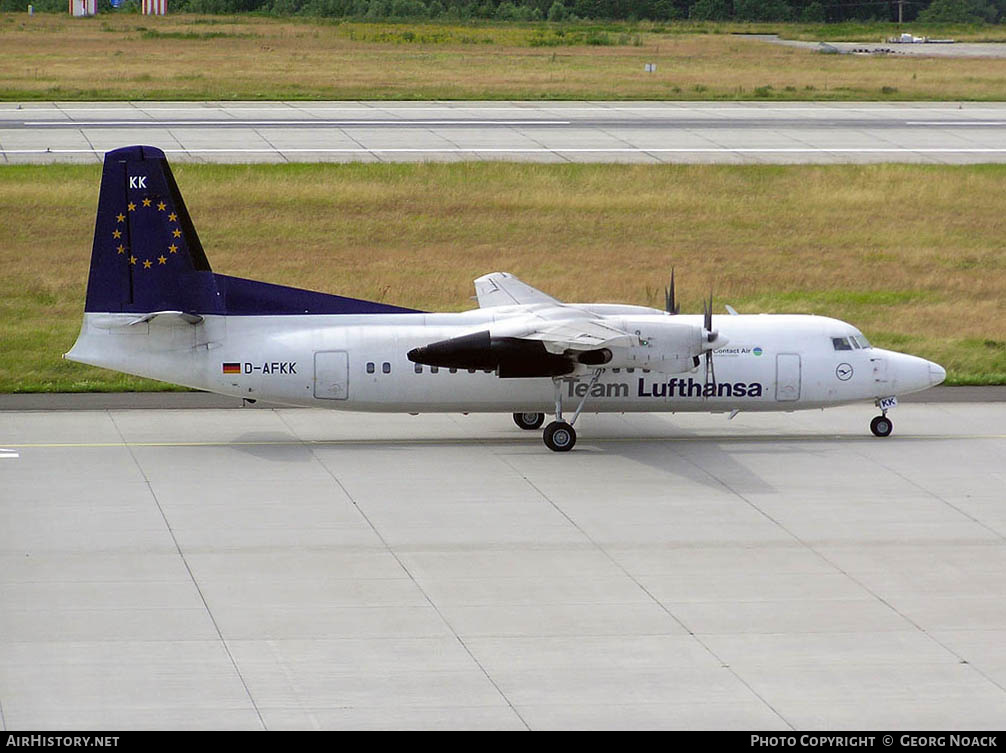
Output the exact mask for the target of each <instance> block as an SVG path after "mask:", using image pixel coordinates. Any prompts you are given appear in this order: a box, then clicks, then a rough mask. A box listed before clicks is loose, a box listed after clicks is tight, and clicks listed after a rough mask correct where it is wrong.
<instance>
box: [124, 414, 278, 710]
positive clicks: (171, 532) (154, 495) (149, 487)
mask: <svg viewBox="0 0 1006 753" xmlns="http://www.w3.org/2000/svg"><path fill="white" fill-rule="evenodd" d="M108 419H109V421H111V423H112V426H114V427H115V430H116V431H117V432H118V433H119V436H122V430H121V429H120V428H119V425H118V424H117V423H116V422H115V416H113V415H112V413H111V411H108ZM129 456H130V457H131V458H132V460H133V464H134V465H135V466H136V470H137V471H138V472H139V474H140V476H141V478H142V479H143V483H144V484H146V486H147V491H148V492H150V497H151V499H153V500H154V504H155V505H156V506H157V512H159V513H160V515H161V520H163V521H164V525H165V527H166V528H167V529H168V535H169V536H171V541H172V542H173V543H174V545H175V551H177V552H178V556H179V557H180V558H181V560H182V564H183V565H184V566H185V571H186V572H187V573H188V574H189V579H190V580H191V581H192V585H193V587H194V588H195V589H196V593H197V594H198V595H199V599H200V601H202V603H203V608H204V609H205V610H206V615H207V616H208V617H209V618H210V623H212V625H213V629H214V630H215V631H216V634H217V638H218V639H219V640H220V644H221V645H222V646H223V649H224V651H225V652H226V654H227V658H228V659H230V662H231V666H232V667H233V668H234V672H235V673H236V674H237V676H238V680H240V682H241V686H242V687H243V688H244V691H245V694H246V695H247V696H248V701H249V702H250V703H251V705H252V709H254V711H255V715H256V716H257V717H258V720H259V724H261V725H262V729H269V727H268V725H266V723H265V719H264V718H263V716H262V711H261V710H260V709H259V707H258V704H257V703H256V702H255V697H254V696H253V695H252V692H251V688H249V687H248V683H247V682H246V681H245V678H244V675H242V674H241V668H240V667H239V666H238V663H237V660H236V659H235V658H234V654H232V653H231V647H230V646H228V645H227V640H226V639H225V638H224V634H223V632H221V630H220V625H218V624H217V618H216V617H214V616H213V610H211V609H210V605H209V602H207V601H206V596H205V595H204V594H203V589H202V588H201V587H200V586H199V581H198V580H197V579H196V575H195V573H193V572H192V568H191V567H190V566H189V561H188V560H187V559H186V558H185V552H184V551H182V546H181V544H179V543H178V537H177V536H175V531H174V529H173V528H172V527H171V522H170V521H169V520H168V516H167V515H166V514H165V512H164V508H163V507H161V500H159V499H158V498H157V492H155V491H154V486H153V484H151V483H150V479H149V478H148V477H147V472H146V471H145V470H143V466H142V465H140V461H139V459H138V458H137V457H136V455H135V454H134V453H133V451H132V449H130V451H129Z"/></svg>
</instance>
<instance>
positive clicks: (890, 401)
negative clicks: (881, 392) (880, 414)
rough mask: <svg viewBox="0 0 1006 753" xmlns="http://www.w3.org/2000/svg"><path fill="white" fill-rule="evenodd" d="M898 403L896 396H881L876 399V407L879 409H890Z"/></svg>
mask: <svg viewBox="0 0 1006 753" xmlns="http://www.w3.org/2000/svg"><path fill="white" fill-rule="evenodd" d="M897 404H898V398H896V397H882V398H880V399H879V400H878V401H877V407H878V408H880V410H890V409H891V408H893V407H894V406H896V405H897Z"/></svg>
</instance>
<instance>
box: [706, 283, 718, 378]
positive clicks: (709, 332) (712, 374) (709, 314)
mask: <svg viewBox="0 0 1006 753" xmlns="http://www.w3.org/2000/svg"><path fill="white" fill-rule="evenodd" d="M702 326H703V328H704V330H705V336H706V342H707V343H710V344H712V343H714V342H715V341H716V338H717V337H719V333H718V332H716V331H715V330H714V329H713V291H712V289H710V290H709V300H708V301H703V302H702ZM705 357H706V385H710V384H711V385H712V386H713V388H712V390H711V392H713V393H714V394H715V392H716V367H715V366H713V351H712V348H710V349H708V350H706V352H705ZM706 392H707V390H703V395H705V394H706Z"/></svg>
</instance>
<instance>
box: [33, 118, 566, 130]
mask: <svg viewBox="0 0 1006 753" xmlns="http://www.w3.org/2000/svg"><path fill="white" fill-rule="evenodd" d="M23 125H24V126H27V127H30V126H74V127H77V128H105V127H115V126H146V127H157V128H174V127H177V126H218V125H229V126H246V127H248V128H254V127H256V126H334V127H338V128H352V127H354V126H378V125H404V126H414V127H416V128H425V127H427V126H445V125H471V126H530V125H570V121H568V120H474V119H473V120H392V119H385V120H352V119H350V120H317V119H315V120H226V119H219V120H129V119H126V120H40V121H31V120H26V121H24V122H23Z"/></svg>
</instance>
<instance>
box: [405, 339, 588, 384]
mask: <svg viewBox="0 0 1006 753" xmlns="http://www.w3.org/2000/svg"><path fill="white" fill-rule="evenodd" d="M408 358H409V360H410V361H412V362H413V363H422V364H426V365H428V366H437V367H441V368H451V369H479V370H486V371H495V372H496V375H497V376H499V377H502V378H504V379H507V378H519V377H553V376H563V375H565V374H570V373H572V372H573V371H574V370H575V369H576V362H575V360H574V358H572V357H570V356H567V355H559V354H555V353H549V352H548V351H547V350H545V345H544V343H541V342H536V341H533V340H521V339H518V338H515V337H493V336H492V335H490V333H489V331H488V330H486V331H484V332H475V333H474V334H471V335H462V336H461V337H452V338H450V339H449V340H440V341H439V342H435V343H430V344H429V345H424V346H423V347H421V348H413V349H412V350H410V351H409V352H408Z"/></svg>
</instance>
